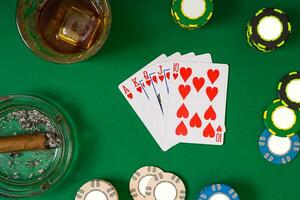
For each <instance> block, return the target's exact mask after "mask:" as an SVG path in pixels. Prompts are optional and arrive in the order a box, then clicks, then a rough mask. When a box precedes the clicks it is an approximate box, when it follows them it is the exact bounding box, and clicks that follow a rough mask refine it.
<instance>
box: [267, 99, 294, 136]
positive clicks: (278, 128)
mask: <svg viewBox="0 0 300 200" xmlns="http://www.w3.org/2000/svg"><path fill="white" fill-rule="evenodd" d="M263 117H264V122H265V125H266V127H267V129H268V131H269V132H270V133H272V134H273V135H276V136H280V137H292V136H293V135H295V134H296V133H298V131H299V130H300V112H298V111H295V110H293V109H291V108H289V107H288V106H287V105H286V104H285V103H284V102H283V101H281V100H280V99H276V100H274V101H273V102H272V103H270V104H269V105H268V106H267V107H266V110H265V111H264V115H263Z"/></svg>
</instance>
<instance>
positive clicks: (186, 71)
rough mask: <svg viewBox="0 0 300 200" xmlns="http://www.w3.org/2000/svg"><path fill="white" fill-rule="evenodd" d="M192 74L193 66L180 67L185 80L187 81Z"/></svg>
mask: <svg viewBox="0 0 300 200" xmlns="http://www.w3.org/2000/svg"><path fill="white" fill-rule="evenodd" d="M191 74H192V69H191V68H189V67H188V68H185V67H181V68H180V75H181V77H182V79H183V81H184V82H186V81H187V80H188V79H189V77H190V76H191Z"/></svg>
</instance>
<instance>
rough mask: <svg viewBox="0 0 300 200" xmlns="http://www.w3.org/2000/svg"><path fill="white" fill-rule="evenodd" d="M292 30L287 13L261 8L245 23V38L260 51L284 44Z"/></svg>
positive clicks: (266, 50) (273, 48)
mask: <svg viewBox="0 0 300 200" xmlns="http://www.w3.org/2000/svg"><path fill="white" fill-rule="evenodd" d="M291 31H292V27H291V23H290V21H289V19H288V17H287V15H286V14H285V13H284V12H283V11H282V10H280V9H277V8H276V9H275V8H263V9H261V10H259V11H258V12H257V13H256V14H255V15H254V16H253V18H252V19H251V20H250V21H249V22H248V24H247V40H248V43H249V44H250V45H251V46H252V47H254V48H255V49H257V50H259V51H261V52H270V51H273V50H275V49H277V48H279V47H281V46H282V45H284V44H285V43H286V41H287V39H288V38H289V36H290V34H291Z"/></svg>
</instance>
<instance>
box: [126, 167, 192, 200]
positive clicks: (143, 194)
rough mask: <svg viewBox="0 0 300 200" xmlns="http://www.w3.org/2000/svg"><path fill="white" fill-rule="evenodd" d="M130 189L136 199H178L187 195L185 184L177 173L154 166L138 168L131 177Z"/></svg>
mask: <svg viewBox="0 0 300 200" xmlns="http://www.w3.org/2000/svg"><path fill="white" fill-rule="evenodd" d="M129 189H130V193H131V196H132V198H133V199H134V200H166V199H176V200H177V199H185V196H186V189H185V185H184V183H183V181H182V180H181V179H180V178H179V177H178V176H177V175H175V174H173V173H170V172H164V171H163V170H161V169H160V168H158V167H154V166H144V167H142V168H140V169H138V170H137V171H136V172H135V173H134V174H133V175H132V177H131V179H130V183H129Z"/></svg>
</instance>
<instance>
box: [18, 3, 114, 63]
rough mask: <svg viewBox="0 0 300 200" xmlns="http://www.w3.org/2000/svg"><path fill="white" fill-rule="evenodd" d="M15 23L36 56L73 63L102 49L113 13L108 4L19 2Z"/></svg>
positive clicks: (58, 61)
mask: <svg viewBox="0 0 300 200" xmlns="http://www.w3.org/2000/svg"><path fill="white" fill-rule="evenodd" d="M16 21H17V26H18V29H19V33H20V35H21V37H22V39H23V41H24V43H25V44H26V45H27V46H28V47H29V48H30V49H31V50H32V51H33V52H34V53H35V54H37V55H38V56H40V57H42V58H44V59H46V60H48V61H52V62H57V63H74V62H79V61H82V60H86V59H88V58H90V57H91V56H93V55H94V54H96V53H97V52H98V51H99V50H100V49H101V48H102V46H103V45H104V43H105V41H106V39H107V37H108V34H109V31H110V26H111V10H110V6H109V2H108V0H19V2H18V6H17V15H16Z"/></svg>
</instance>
